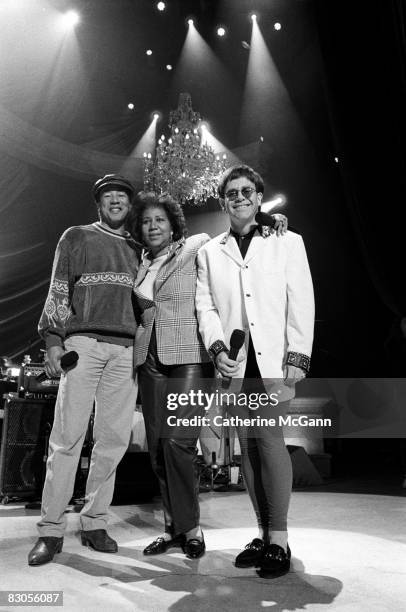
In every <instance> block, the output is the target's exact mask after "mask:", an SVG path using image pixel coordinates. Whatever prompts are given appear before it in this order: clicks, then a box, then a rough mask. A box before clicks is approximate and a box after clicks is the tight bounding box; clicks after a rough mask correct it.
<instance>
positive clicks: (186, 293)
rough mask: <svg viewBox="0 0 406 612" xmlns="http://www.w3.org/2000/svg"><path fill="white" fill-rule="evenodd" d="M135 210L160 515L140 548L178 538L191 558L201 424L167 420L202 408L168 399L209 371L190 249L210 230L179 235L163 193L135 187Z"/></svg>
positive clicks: (145, 390)
mask: <svg viewBox="0 0 406 612" xmlns="http://www.w3.org/2000/svg"><path fill="white" fill-rule="evenodd" d="M134 209H135V211H136V212H135V215H136V216H135V220H134V227H133V230H132V231H133V234H134V235H135V237H136V239H137V240H138V241H139V242H141V243H142V244H143V246H144V252H143V256H142V261H141V265H140V268H139V271H138V275H137V278H136V281H135V289H134V291H135V296H136V302H137V309H138V316H139V327H138V330H137V334H136V338H135V349H134V351H135V353H134V354H135V366H136V367H137V368H138V373H139V386H140V393H141V401H142V410H143V415H144V420H145V429H146V435H147V442H148V448H149V452H150V455H151V462H152V467H153V470H154V472H155V474H156V475H157V477H158V480H159V484H160V490H161V495H162V502H163V509H164V519H165V532H164V534H162V536H160V537H158V538H157V539H156V540H154V541H153V542H152V543H151V544H150V545H149V546H147V547H146V548H145V550H144V554H145V555H153V554H159V553H163V552H165V551H166V550H167V549H168V548H169V547H170V546H172V545H176V544H178V545H179V544H180V545H181V546H182V547H183V550H184V552H185V553H186V555H187V556H188V557H189V558H197V557H200V556H201V555H203V554H204V551H205V543H204V538H203V533H202V530H201V528H200V523H199V520H200V515H199V498H198V495H199V475H198V465H197V449H196V444H197V439H198V437H199V434H200V427H199V426H194V427H192V426H187V425H170V424H168V421H167V419H168V417H171V416H172V417H175V418H191V417H193V416H199V415H203V414H204V407H203V406H195V405H191V404H187V405H179V406H177V408H176V409H175V410H169V409H168V406H167V398H168V394H170V393H177V394H179V393H188V392H189V391H190V390H192V389H194V390H196V391H197V390H199V389H201V388H202V384H203V383H202V379H210V378H212V377H213V374H214V369H213V365H212V363H211V360H210V357H209V356H208V354H207V352H206V350H205V348H204V346H203V343H202V341H201V338H200V335H199V332H198V327H197V320H196V312H195V292H196V278H197V269H196V256H197V251H198V250H199V248H200V247H201V246H202V245H203V244H205V243H206V242H207V241H208V240H209V236H208V235H207V234H199V235H196V236H192V237H190V238H186V224H185V219H184V216H183V211H182V209H181V207H180V206H179V205H178V204H177V203H176V202H175V201H174V200H173V199H172V198H170V197H169V196H156V195H155V194H153V193H141V194H139V195H138V202H137V203H136V205H135V206H134ZM170 397H174V396H170ZM173 420H175V419H173Z"/></svg>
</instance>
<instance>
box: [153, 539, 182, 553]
mask: <svg viewBox="0 0 406 612" xmlns="http://www.w3.org/2000/svg"><path fill="white" fill-rule="evenodd" d="M182 542H183V536H176V537H175V538H173V539H172V540H165V538H163V537H162V536H160V537H159V538H157V539H156V540H154V541H153V542H151V544H148V546H147V547H146V548H144V550H143V554H144V555H161V554H162V553H164V552H166V551H167V550H168V548H170V547H171V546H181V545H182Z"/></svg>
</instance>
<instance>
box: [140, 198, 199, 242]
mask: <svg viewBox="0 0 406 612" xmlns="http://www.w3.org/2000/svg"><path fill="white" fill-rule="evenodd" d="M155 207H157V208H162V210H164V211H165V212H166V214H167V216H168V219H169V223H170V224H171V228H172V231H173V240H179V239H180V238H183V237H185V238H186V236H187V229H186V221H185V216H184V214H183V210H182V207H181V206H180V204H178V203H177V202H176V200H174V199H173V198H172V197H171V196H170V195H168V194H165V193H164V194H162V195H157V194H156V193H155V192H153V191H148V192H145V191H140V192H139V193H138V194H137V195H136V197H135V200H134V204H133V207H132V210H131V213H130V218H129V226H128V231H129V232H130V234H131V235H132V236H133V237H134V238H135V240H137V241H138V242H140V243H142V217H143V214H144V211H145V210H146V209H147V208H155Z"/></svg>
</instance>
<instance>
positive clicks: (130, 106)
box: [127, 102, 134, 110]
mask: <svg viewBox="0 0 406 612" xmlns="http://www.w3.org/2000/svg"><path fill="white" fill-rule="evenodd" d="M127 107H128V108H129V109H130V110H134V104H133V103H132V102H129V103H128V104H127Z"/></svg>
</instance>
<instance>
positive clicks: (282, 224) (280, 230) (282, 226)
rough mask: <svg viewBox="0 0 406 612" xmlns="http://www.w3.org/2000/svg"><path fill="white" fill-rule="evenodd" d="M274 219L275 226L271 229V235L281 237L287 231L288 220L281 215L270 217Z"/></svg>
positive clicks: (276, 214)
mask: <svg viewBox="0 0 406 612" xmlns="http://www.w3.org/2000/svg"><path fill="white" fill-rule="evenodd" d="M272 217H273V218H274V219H275V225H274V226H273V227H272V228H271V233H272V234H276V235H277V236H283V234H286V232H287V231H288V218H287V217H285V215H282V214H281V213H275V214H274V215H272Z"/></svg>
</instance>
